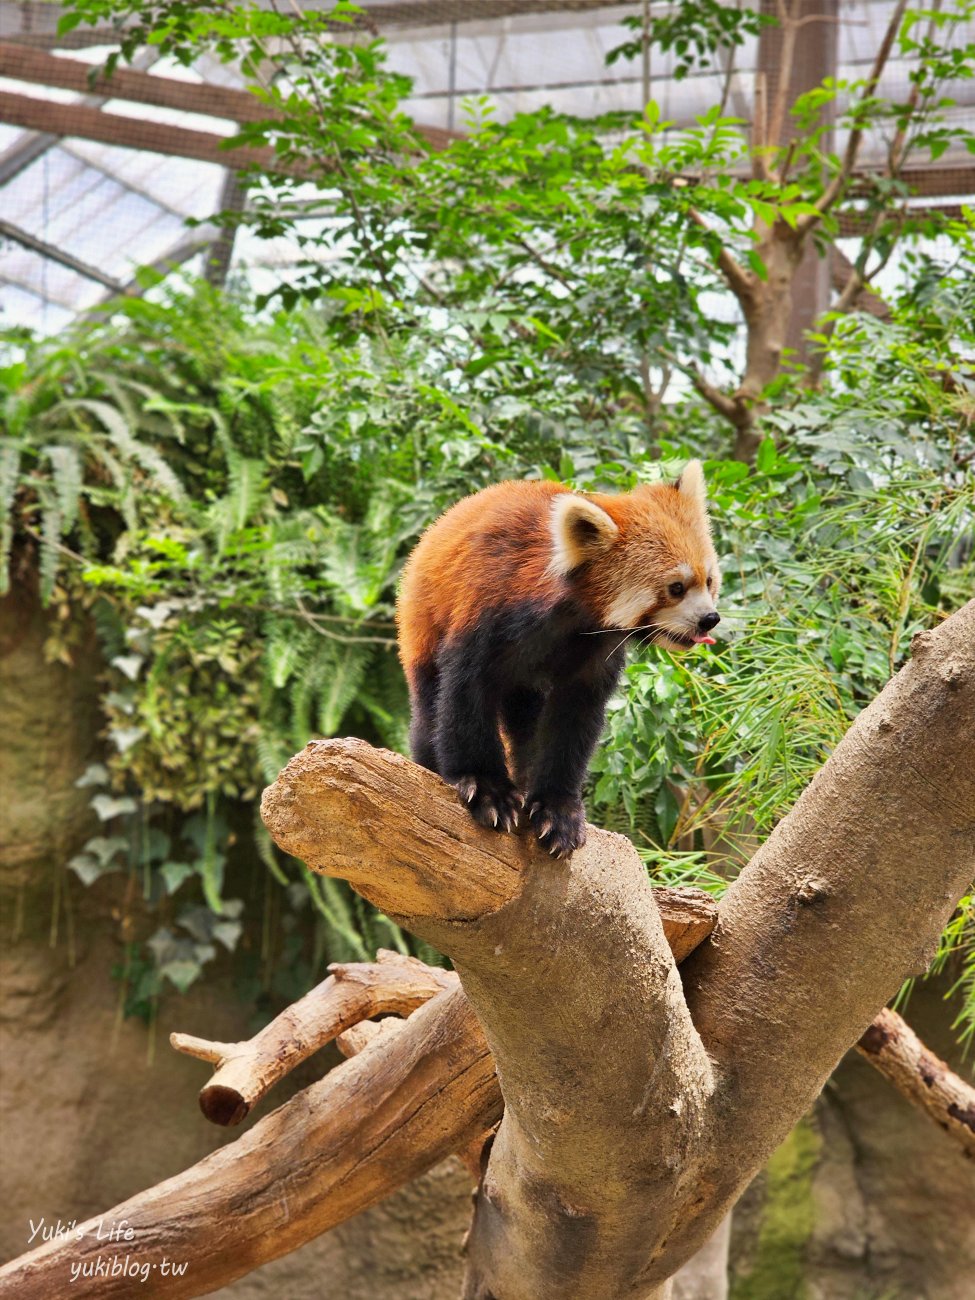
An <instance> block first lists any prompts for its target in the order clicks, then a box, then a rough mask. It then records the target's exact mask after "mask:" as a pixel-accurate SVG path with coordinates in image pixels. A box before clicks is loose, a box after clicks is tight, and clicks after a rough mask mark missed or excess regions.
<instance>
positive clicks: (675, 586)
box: [667, 582, 684, 596]
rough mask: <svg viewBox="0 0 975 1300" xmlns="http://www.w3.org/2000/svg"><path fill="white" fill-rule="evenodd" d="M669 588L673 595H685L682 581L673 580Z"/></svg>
mask: <svg viewBox="0 0 975 1300" xmlns="http://www.w3.org/2000/svg"><path fill="white" fill-rule="evenodd" d="M667 590H668V591H669V592H670V594H671V595H672V596H683V594H684V584H683V583H682V582H672V583H671V584H670V586H669V587H668V588H667Z"/></svg>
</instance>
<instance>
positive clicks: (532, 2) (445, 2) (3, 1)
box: [0, 0, 637, 49]
mask: <svg viewBox="0 0 975 1300" xmlns="http://www.w3.org/2000/svg"><path fill="white" fill-rule="evenodd" d="M636 2H637V0H359V4H360V6H361V7H362V9H363V10H364V11H365V20H366V25H368V26H376V27H379V28H380V29H382V28H384V27H403V26H406V27H420V26H430V25H432V24H439V23H451V22H461V23H462V22H465V21H466V22H471V21H475V22H476V21H485V20H491V19H497V18H513V17H516V16H517V15H519V14H551V13H556V14H557V13H584V12H586V11H587V10H591V9H626V8H633V7H634V6H635V4H636ZM258 3H259V4H260V6H261V8H264V9H268V8H270V7H271V0H258ZM332 3H333V0H303V6H304V8H305V9H309V10H315V9H330V8H331V7H332ZM62 12H63V11H62V8H61V6H60V5H56V4H47V3H42V2H41V0H0V39H3V40H6V41H16V42H17V44H18V45H27V46H34V47H45V46H46V47H48V48H53V47H57V48H59V49H80V48H83V47H84V46H89V45H113V44H115V45H117V44H118V42H119V39H120V37H119V30H118V29H117V28H113V27H104V28H91V27H76V28H74V30H73V31H70V32H66V33H65V34H64V35H63V36H58V34H57V29H58V20H59V19H60V17H61V14H62ZM336 27H340V28H341V29H344V30H347V29H348V24H345V23H343V24H336Z"/></svg>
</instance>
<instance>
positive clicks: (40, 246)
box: [0, 220, 123, 293]
mask: <svg viewBox="0 0 975 1300" xmlns="http://www.w3.org/2000/svg"><path fill="white" fill-rule="evenodd" d="M0 239H9V240H12V241H13V242H14V243H15V244H20V245H21V247H22V248H29V249H30V251H31V252H32V253H40V255H41V257H47V258H49V259H50V260H51V261H52V262H58V263H60V265H61V266H66V267H67V268H68V270H69V271H74V272H75V273H76V274H77V275H83V276H84V277H85V279H86V280H94V281H95V283H96V284H100V285H103V286H104V287H105V288H106V289H111V291H112V292H113V293H121V292H122V289H123V285H122V284H121V282H120V281H118V280H115V279H113V278H112V277H111V276H110V275H106V274H105V272H104V271H100V270H99V269H98V267H97V266H92V265H91V263H90V262H83V261H82V260H81V258H80V257H74V256H73V255H72V254H71V253H66V252H65V251H64V249H63V248H58V247H57V246H56V245H54V244H49V243H48V242H47V240H45V239H38V238H37V236H36V235H32V234H30V233H29V232H28V231H26V230H22V229H21V227H20V226H15V225H14V223H13V222H12V221H3V220H0Z"/></svg>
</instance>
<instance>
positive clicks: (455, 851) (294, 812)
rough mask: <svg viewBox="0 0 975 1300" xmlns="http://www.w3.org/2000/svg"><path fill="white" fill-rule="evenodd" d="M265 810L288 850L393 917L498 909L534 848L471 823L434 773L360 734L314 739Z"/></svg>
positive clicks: (455, 915)
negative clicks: (374, 745) (349, 737)
mask: <svg viewBox="0 0 975 1300" xmlns="http://www.w3.org/2000/svg"><path fill="white" fill-rule="evenodd" d="M261 816H262V817H263V819H264V823H265V825H266V826H267V828H268V830H269V831H270V832H271V834H272V836H273V837H274V839H275V841H276V842H277V844H278V845H279V846H280V847H281V848H282V849H284V850H285V852H286V853H291V854H293V855H294V857H296V858H301V859H302V861H304V862H306V863H307V864H308V866H309V867H311V868H312V870H313V871H317V872H319V873H320V874H321V875H323V876H338V877H340V878H341V879H342V880H347V881H348V882H349V884H350V885H352V887H353V889H355V890H357V891H358V893H360V894H362V896H363V897H364V898H368V899H369V901H370V902H372V903H376V904H377V906H379V907H381V908H382V910H383V911H384V912H386V913H387V915H393V916H431V917H436V918H438V919H442V920H460V919H465V918H471V917H478V916H483V915H484V914H485V913H487V912H493V911H495V910H496V909H497V908H499V907H501V906H502V905H503V904H504V903H506V902H507V901H508V900H509V899H510V898H511V897H512V896H513V895H514V894H515V893H516V892H517V890H518V879H519V875H520V873H521V871H522V870H523V868H524V867H525V865H526V864H527V863H528V862H529V861H530V860H531V855H532V853H533V849H532V847H531V846H530V844H529V842H528V841H527V840H522V839H519V838H516V837H515V836H513V835H498V834H496V833H495V832H494V831H488V830H482V829H481V828H480V827H478V826H476V825H472V822H471V816H470V813H469V812H468V811H467V810H466V809H465V808H462V807H461V805H460V803H459V801H458V799H457V796H456V794H455V793H454V791H453V790H452V789H450V787H448V786H447V785H446V784H445V782H443V781H441V779H440V778H439V777H438V776H435V775H434V774H433V773H432V772H428V771H426V770H425V769H424V768H422V767H418V766H417V765H416V764H415V763H411V762H409V760H408V759H405V758H403V757H402V756H401V755H399V754H392V753H390V752H389V751H388V750H383V749H373V748H372V746H371V745H367V744H366V743H365V741H362V740H324V741H321V740H319V741H315V740H313V741H312V742H311V743H310V744H308V745H306V746H305V748H304V749H303V750H302V751H301V753H300V754H296V755H295V757H294V758H293V759H292V760H291V762H290V763H288V765H287V767H285V769H284V770H283V771H282V772H281V774H280V776H279V777H278V779H277V780H276V781H275V782H274V784H273V785H272V786H269V787H268V788H267V789H266V790H265V791H264V797H263V799H262V800H261ZM394 826H395V828H396V833H395V834H391V833H390V831H391V828H392V827H394ZM379 845H382V852H381V855H380V853H379V851H378V846H379ZM534 852H535V853H536V854H537V852H538V851H537V850H534ZM380 856H381V858H382V866H381V869H379V862H378V860H379V858H380ZM420 863H422V864H423V869H422V870H419V869H418V867H419V864H420ZM461 864H462V866H463V870H462V871H461V870H460V869H459V868H460V866H461Z"/></svg>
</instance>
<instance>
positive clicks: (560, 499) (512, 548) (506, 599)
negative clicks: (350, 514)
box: [396, 460, 721, 857]
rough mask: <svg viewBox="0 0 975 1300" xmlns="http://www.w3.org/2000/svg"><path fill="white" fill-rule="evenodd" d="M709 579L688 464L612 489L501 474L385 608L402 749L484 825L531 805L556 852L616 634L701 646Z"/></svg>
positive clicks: (455, 513) (535, 825) (420, 552)
mask: <svg viewBox="0 0 975 1300" xmlns="http://www.w3.org/2000/svg"><path fill="white" fill-rule="evenodd" d="M720 584H721V575H720V573H719V570H718V563H717V557H716V555H715V552H714V547H713V545H712V543H711V533H710V527H709V523H708V515H707V505H706V502H705V496H704V475H703V472H702V470H701V463H700V461H696V460H692V461H690V462H689V464H688V465H687V466H686V468H685V469H684V472H683V474H682V475H681V476H680V478H679V479H678V480H677V482H676V483H654V484H652V485H648V486H643V487H639V488H637V489H636V490H635V491H633V492H626V493H621V494H620V495H616V496H613V495H609V494H606V493H601V492H594V493H581V492H573V491H571V490H570V489H569V488H567V487H564V486H562V485H561V484H558V483H549V482H510V483H497V484H495V485H494V486H493V487H489V488H485V489H484V490H483V491H481V492H477V493H475V494H474V495H473V496H470V497H466V498H465V499H464V500H462V501H459V502H457V504H456V505H454V506H452V507H451V508H450V509H449V510H448V511H447V512H446V513H445V514H444V515H442V516H441V517H440V518H439V519H438V520H437V521H436V522H435V523H434V524H432V525H431V526H430V528H428V529H427V531H426V532H425V533H424V534H423V536H422V537H421V538H420V541H419V542H418V543H417V546H416V548H415V549H414V551H413V553H412V554H411V556H410V557H409V559H408V561H407V563H406V567H405V569H404V572H403V578H402V584H401V587H400V592H399V599H398V602H397V611H396V618H397V626H398V630H399V650H400V658H401V660H402V663H403V668H404V670H405V672H406V677H407V681H408V683H409V688H410V704H411V722H410V747H411V750H412V754H413V758H414V759H415V761H416V762H417V763H420V764H422V765H423V766H424V767H427V768H430V769H431V770H432V771H434V772H438V773H439V774H440V775H441V776H442V777H443V778H444V779H445V780H446V781H449V782H450V783H451V784H452V785H454V786H455V787H456V789H457V791H458V793H459V794H460V797H461V799H462V801H463V802H464V803H466V804H467V806H468V807H469V809H470V811H471V814H472V815H473V816H474V818H475V819H476V820H477V821H478V822H480V824H481V825H482V826H487V827H494V828H495V829H497V830H499V831H509V830H512V829H514V828H515V827H516V826H517V825H518V819H519V814H520V813H522V812H527V817H528V820H529V822H530V824H531V826H532V829H533V830H534V832H535V834H536V836H537V838H538V840H539V842H540V843H541V844H542V845H543V846H544V847H545V848H547V849H548V850H549V852H550V853H552V854H553V855H554V856H556V857H566V856H568V855H569V854H570V853H572V852H573V850H575V849H577V848H579V847H580V845H582V844H583V843H584V842H585V835H586V831H585V826H586V815H585V810H584V808H583V806H582V783H583V781H584V779H585V775H586V769H587V768H588V766H589V760H590V758H591V756H592V751H593V749H594V747H595V745H596V742H597V741H598V739H599V735H600V732H601V731H602V727H603V721H604V716H605V705H606V701H607V699H608V698H609V695H610V694H611V692H612V691H613V688H614V687H615V685H616V682H617V679H618V677H619V674H620V670H621V668H622V666H623V661H624V650H623V646H624V643H625V642H626V641H627V640H629V639H630V638H631V637H640V638H642V639H644V640H649V641H652V642H653V643H655V644H658V645H663V646H666V647H667V648H668V649H670V650H684V649H688V648H690V647H691V646H694V645H697V644H701V643H703V644H709V645H713V644H714V638H713V637H711V636H710V635H709V633H710V632H711V630H712V629H713V628H714V627H715V626H716V625H717V623H718V622H719V615H718V613H717V611H716V610H715V601H716V599H717V596H718V590H719V588H720Z"/></svg>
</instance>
